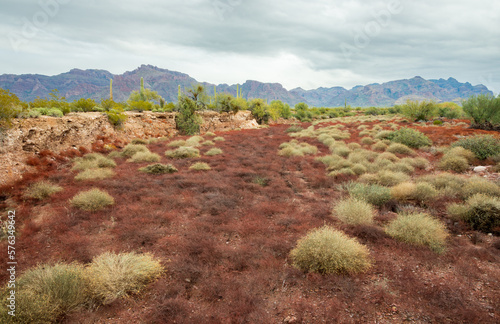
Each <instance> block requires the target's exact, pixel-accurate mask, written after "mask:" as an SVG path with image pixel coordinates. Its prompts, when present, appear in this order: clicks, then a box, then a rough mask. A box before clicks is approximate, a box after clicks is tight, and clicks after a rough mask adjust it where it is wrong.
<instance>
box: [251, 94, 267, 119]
mask: <svg viewBox="0 0 500 324" xmlns="http://www.w3.org/2000/svg"><path fill="white" fill-rule="evenodd" d="M268 108H269V107H268V105H267V103H266V102H265V101H264V99H261V98H256V99H252V100H251V101H250V103H249V105H248V109H249V110H250V111H251V112H252V115H253V117H254V118H255V120H256V121H257V123H259V124H267V122H268V121H269V117H270V115H269V110H268Z"/></svg>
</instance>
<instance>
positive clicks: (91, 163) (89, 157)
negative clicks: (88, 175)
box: [71, 152, 116, 171]
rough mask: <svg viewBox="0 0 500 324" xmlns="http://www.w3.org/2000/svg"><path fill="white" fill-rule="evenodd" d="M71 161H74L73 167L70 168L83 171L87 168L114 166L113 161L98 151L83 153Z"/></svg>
mask: <svg viewBox="0 0 500 324" xmlns="http://www.w3.org/2000/svg"><path fill="white" fill-rule="evenodd" d="M112 153H113V152H112ZM73 162H74V163H73V168H72V169H71V170H73V171H84V170H87V169H97V168H114V167H116V162H115V161H113V160H112V159H111V158H109V157H105V156H104V155H102V154H99V153H89V154H85V155H84V156H83V157H81V158H75V159H74V160H73Z"/></svg>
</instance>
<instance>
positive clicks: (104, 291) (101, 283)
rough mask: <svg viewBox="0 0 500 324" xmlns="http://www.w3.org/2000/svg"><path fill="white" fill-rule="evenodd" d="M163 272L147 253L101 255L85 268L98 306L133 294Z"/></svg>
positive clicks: (93, 297)
mask: <svg viewBox="0 0 500 324" xmlns="http://www.w3.org/2000/svg"><path fill="white" fill-rule="evenodd" d="M163 271H164V269H163V267H162V266H161V264H160V262H159V261H157V260H155V259H154V258H153V256H152V255H150V254H137V253H134V252H130V253H120V254H115V253H110V252H107V253H103V254H101V255H100V256H98V257H96V258H94V259H93V260H92V263H91V264H90V265H89V266H88V268H87V275H88V277H89V279H90V291H91V294H92V299H93V300H95V301H97V302H98V303H99V304H109V303H111V302H113V301H114V300H116V299H118V298H121V297H126V296H128V295H129V294H136V293H138V292H140V290H141V289H143V288H144V287H145V286H146V285H147V284H148V283H150V282H152V281H153V280H155V279H157V278H159V277H160V275H161V274H162V273H163Z"/></svg>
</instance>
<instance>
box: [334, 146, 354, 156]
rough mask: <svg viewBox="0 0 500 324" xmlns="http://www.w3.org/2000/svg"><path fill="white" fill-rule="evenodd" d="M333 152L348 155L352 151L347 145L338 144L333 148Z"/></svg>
mask: <svg viewBox="0 0 500 324" xmlns="http://www.w3.org/2000/svg"><path fill="white" fill-rule="evenodd" d="M333 153H334V154H337V155H339V156H342V157H347V156H348V155H349V153H351V149H350V148H348V147H347V146H336V147H335V148H334V149H333Z"/></svg>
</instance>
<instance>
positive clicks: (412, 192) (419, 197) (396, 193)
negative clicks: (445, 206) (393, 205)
mask: <svg viewBox="0 0 500 324" xmlns="http://www.w3.org/2000/svg"><path fill="white" fill-rule="evenodd" d="M391 196H392V197H393V198H394V199H396V200H398V201H403V202H405V201H408V200H416V201H418V202H420V203H425V202H429V201H431V200H432V199H435V198H436V197H437V196H438V191H437V190H436V188H434V186H433V185H431V184H430V183H427V182H419V183H417V184H415V183H413V182H403V183H400V184H398V185H396V186H394V187H392V188H391Z"/></svg>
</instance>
